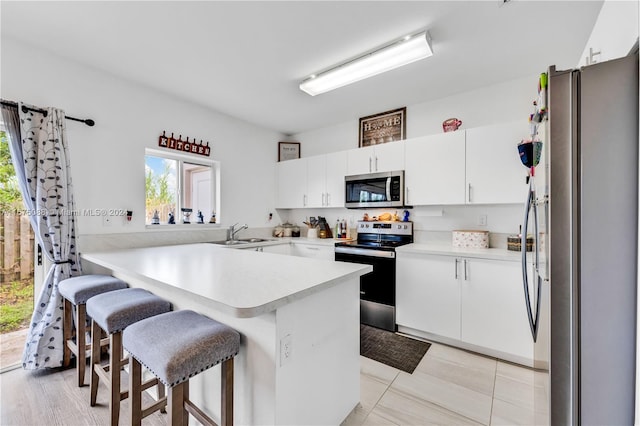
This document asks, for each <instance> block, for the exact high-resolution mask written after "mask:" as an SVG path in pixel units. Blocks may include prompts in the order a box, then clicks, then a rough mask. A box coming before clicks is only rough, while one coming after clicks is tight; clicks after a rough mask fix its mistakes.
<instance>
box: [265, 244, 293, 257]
mask: <svg viewBox="0 0 640 426" xmlns="http://www.w3.org/2000/svg"><path fill="white" fill-rule="evenodd" d="M260 248H261V249H262V250H260V251H263V252H265V253H276V254H286V255H291V244H277V245H273V246H263V247H260Z"/></svg>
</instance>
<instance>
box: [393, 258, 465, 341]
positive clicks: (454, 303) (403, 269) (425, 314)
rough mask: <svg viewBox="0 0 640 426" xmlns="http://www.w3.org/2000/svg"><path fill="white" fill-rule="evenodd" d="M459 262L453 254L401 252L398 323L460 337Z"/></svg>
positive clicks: (397, 264)
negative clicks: (433, 254)
mask: <svg viewBox="0 0 640 426" xmlns="http://www.w3.org/2000/svg"><path fill="white" fill-rule="evenodd" d="M457 262H458V260H457V259H456V258H453V257H450V256H432V255H428V256H425V255H422V254H414V253H398V256H397V259H396V322H397V323H398V325H403V326H405V327H410V328H414V329H416V330H421V331H425V332H428V333H433V334H437V335H440V336H445V337H449V338H452V339H456V340H459V339H460V283H459V281H458V278H457V272H456V271H455V270H454V269H455V268H456V267H457Z"/></svg>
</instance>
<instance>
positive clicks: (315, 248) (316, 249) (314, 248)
mask: <svg viewBox="0 0 640 426" xmlns="http://www.w3.org/2000/svg"><path fill="white" fill-rule="evenodd" d="M306 249H307V250H315V251H318V250H320V249H319V248H318V247H306Z"/></svg>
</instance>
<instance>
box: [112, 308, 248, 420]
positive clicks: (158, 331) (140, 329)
mask: <svg viewBox="0 0 640 426" xmlns="http://www.w3.org/2000/svg"><path fill="white" fill-rule="evenodd" d="M123 345H124V347H125V349H126V350H127V351H128V352H129V354H130V355H131V356H130V358H129V362H130V364H129V365H130V367H129V390H130V407H131V421H132V425H139V424H140V422H141V420H142V418H143V414H142V411H143V410H142V403H141V397H142V392H141V391H142V389H141V384H140V377H141V364H142V365H144V366H145V367H146V368H147V369H148V370H149V371H151V372H152V373H153V374H155V375H156V377H158V379H159V380H160V381H161V382H162V383H164V384H165V385H167V386H169V396H168V398H167V399H166V400H165V403H166V405H167V407H168V411H169V415H170V419H171V424H172V425H187V424H188V422H189V414H192V415H193V416H194V417H195V418H196V419H198V421H200V422H201V423H202V424H205V425H208V424H212V425H215V424H216V423H214V422H213V420H212V419H211V418H209V417H207V416H206V415H205V414H204V413H203V412H202V411H200V410H199V409H198V408H197V407H196V406H195V405H194V404H193V403H192V402H191V401H189V378H190V377H193V376H195V375H196V374H198V373H201V372H203V371H205V370H207V369H209V368H211V367H213V366H215V365H217V364H219V363H222V365H221V368H222V370H221V371H222V388H221V391H222V392H221V394H222V409H221V416H220V417H221V421H220V425H221V426H229V425H232V424H233V357H234V356H236V355H237V354H238V351H239V350H240V334H239V333H238V332H237V331H235V330H234V329H232V328H230V327H228V326H226V325H224V324H221V323H219V322H217V321H214V320H212V319H210V318H207V317H205V316H203V315H200V314H197V313H195V312H193V311H189V310H184V311H175V312H169V313H166V314H162V315H157V316H154V317H152V318H147V319H145V320H142V321H140V322H137V323H135V324H133V325H131V326H130V327H128V328H127V329H126V330H125V331H124V338H123ZM162 406H164V404H162V401H159V402H158V403H156V404H155V405H154V406H153V407H155V408H156V409H159V408H160V407H162ZM145 411H149V412H148V413H145V414H144V415H145V416H146V415H148V414H151V412H153V411H155V410H153V411H151V410H145Z"/></svg>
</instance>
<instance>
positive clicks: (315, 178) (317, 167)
mask: <svg viewBox="0 0 640 426" xmlns="http://www.w3.org/2000/svg"><path fill="white" fill-rule="evenodd" d="M326 165H327V161H326V158H325V156H324V155H316V156H314V157H308V158H307V205H306V207H324V204H325V196H326V195H325V194H326V191H325V189H326V188H325V181H326V173H327V167H326Z"/></svg>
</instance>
